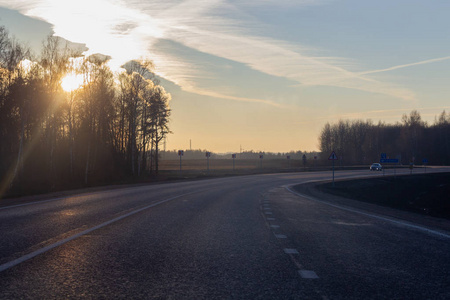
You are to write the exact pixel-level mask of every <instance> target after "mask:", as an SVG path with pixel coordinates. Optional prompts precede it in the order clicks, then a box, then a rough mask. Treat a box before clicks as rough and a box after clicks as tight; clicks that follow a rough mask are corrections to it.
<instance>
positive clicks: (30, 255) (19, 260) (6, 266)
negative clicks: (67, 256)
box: [0, 192, 196, 272]
mask: <svg viewBox="0 0 450 300" xmlns="http://www.w3.org/2000/svg"><path fill="white" fill-rule="evenodd" d="M194 193H196V192H191V193H186V194H182V195H178V196H175V197H172V198H168V199H165V200H162V201H159V202H156V203H153V204H150V205H147V206H145V207H143V208H139V209H136V210H133V211H131V212H129V213H127V214H125V215H122V216H120V217H117V218H114V219H111V220H109V221H106V222H104V223H102V224H99V225H97V226H94V227H91V228H89V229H86V230H84V231H82V232H80V233H77V234H75V235H72V236H70V237H68V238H65V239H62V240H60V241H58V242H56V243H54V244H51V245H48V246H46V247H44V248H41V249H39V250H36V251H34V252H31V253H28V254H26V255H24V256H22V257H19V258H17V259H15V260H12V261H10V262H7V263H5V264H3V265H0V272H3V271H5V270H7V269H9V268H12V267H14V266H16V265H18V264H20V263H23V262H24V261H27V260H29V259H31V258H33V257H35V256H38V255H39V254H42V253H45V252H47V251H49V250H51V249H53V248H56V247H58V246H61V245H63V244H65V243H67V242H70V241H72V240H74V239H76V238H79V237H80V236H83V235H85V234H88V233H90V232H92V231H94V230H97V229H100V228H102V227H105V226H107V225H110V224H112V223H115V222H117V221H120V220H122V219H125V218H127V217H129V216H132V215H135V214H137V213H139V212H141V211H144V210H146V209H149V208H152V207H155V206H158V205H160V204H163V203H165V202H169V201H172V200H174V199H177V198H181V197H184V196H188V195H191V194H194Z"/></svg>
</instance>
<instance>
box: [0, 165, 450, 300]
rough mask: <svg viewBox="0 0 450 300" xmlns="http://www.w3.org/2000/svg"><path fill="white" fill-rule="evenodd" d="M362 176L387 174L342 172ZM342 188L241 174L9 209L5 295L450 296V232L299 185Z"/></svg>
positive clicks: (0, 284)
mask: <svg viewBox="0 0 450 300" xmlns="http://www.w3.org/2000/svg"><path fill="white" fill-rule="evenodd" d="M429 171H430V170H428V172H429ZM435 171H450V170H449V169H435ZM399 172H400V171H397V173H399ZM407 172H409V171H407ZM417 172H418V171H417ZM363 176H380V174H378V173H377V174H374V173H370V172H369V171H339V172H336V178H349V177H354V178H360V177H363ZM330 178H331V173H330V172H317V173H314V172H311V173H287V174H270V175H253V176H239V177H228V178H220V179H211V180H199V181H189V182H178V183H167V184H159V185H150V186H140V187H129V188H123V189H116V190H108V191H103V192H101V191H100V192H92V193H84V194H78V195H73V196H65V197H63V198H56V199H54V198H53V199H52V198H50V199H40V200H38V201H33V200H30V199H26V200H20V199H18V200H16V201H15V204H11V203H10V202H3V203H8V204H7V206H5V205H3V206H1V203H0V231H1V239H0V299H62V298H65V299H73V298H87V299H117V298H121V299H150V298H156V299H450V232H449V231H447V230H445V229H443V228H442V227H441V228H435V227H433V222H430V223H427V222H425V221H423V218H424V217H421V216H415V215H411V214H409V213H408V214H409V215H408V216H409V217H408V218H407V219H408V220H407V221H405V220H403V219H402V218H401V217H398V218H396V217H393V216H392V214H391V215H388V216H385V215H384V214H383V209H384V208H380V207H377V209H376V210H374V211H371V208H370V206H367V207H356V208H355V207H352V206H351V202H349V203H345V201H343V200H342V201H338V202H333V198H328V196H327V195H326V194H322V195H320V194H319V195H312V196H311V195H303V194H301V193H299V192H298V190H296V189H295V188H294V187H293V186H294V185H296V184H299V183H305V182H310V181H314V180H329V179H330ZM416 219H417V220H418V219H420V222H417V223H416V222H415V221H414V220H416Z"/></svg>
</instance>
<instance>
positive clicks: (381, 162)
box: [380, 158, 398, 164]
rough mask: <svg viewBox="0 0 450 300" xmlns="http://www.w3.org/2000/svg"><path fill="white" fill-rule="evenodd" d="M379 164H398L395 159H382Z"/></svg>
mask: <svg viewBox="0 0 450 300" xmlns="http://www.w3.org/2000/svg"><path fill="white" fill-rule="evenodd" d="M380 164H398V159H397V158H382V159H380Z"/></svg>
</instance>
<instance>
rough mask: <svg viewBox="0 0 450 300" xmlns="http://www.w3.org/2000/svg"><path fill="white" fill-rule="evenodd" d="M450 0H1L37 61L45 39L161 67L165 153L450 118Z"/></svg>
mask: <svg viewBox="0 0 450 300" xmlns="http://www.w3.org/2000/svg"><path fill="white" fill-rule="evenodd" d="M449 15H450V1H448V0H442V1H440V0H432V1H423V0H395V1H392V0H378V1H361V0H276V1H275V0H242V1H237V0H146V1H142V0H127V1H125V0H89V1H88V0H76V1H71V0H35V1H30V0H14V1H11V0H0V24H1V25H5V26H6V27H7V28H8V30H9V31H10V33H11V34H13V35H14V36H15V37H16V38H17V39H18V40H20V41H22V42H25V43H27V44H28V45H29V46H30V47H31V48H32V49H35V52H36V53H37V54H38V53H39V51H40V45H41V44H42V40H43V39H44V38H45V36H47V35H48V34H53V35H56V36H60V37H62V38H64V39H66V40H68V41H70V42H73V43H79V44H82V45H84V46H85V47H86V49H87V51H86V52H85V54H86V55H89V54H94V53H101V54H105V55H109V56H111V57H112V60H111V66H112V67H113V68H116V69H117V68H119V67H120V66H121V65H122V64H123V63H125V62H126V61H129V60H132V59H140V58H146V59H151V60H153V62H154V64H155V66H156V70H155V71H156V73H157V74H158V75H159V76H160V77H161V78H162V80H161V82H162V85H163V86H164V87H165V89H166V90H167V91H168V92H170V93H171V95H172V100H171V103H170V106H171V109H172V117H171V123H170V127H171V130H172V131H173V134H171V135H169V137H168V139H167V144H166V147H167V150H172V149H189V148H190V147H191V146H192V149H205V150H208V151H213V152H239V151H240V150H241V149H243V150H244V151H245V150H254V151H270V152H287V151H291V150H294V151H298V150H302V151H314V150H318V149H319V142H318V136H319V134H320V131H321V130H322V128H323V126H324V125H325V124H326V123H327V122H330V123H332V122H337V121H338V120H339V119H351V120H352V119H363V120H366V119H371V120H373V121H374V122H375V123H377V122H378V121H380V120H381V121H384V122H387V123H395V122H397V121H400V120H401V116H402V115H403V114H405V113H406V114H409V113H410V112H411V111H412V110H418V111H419V112H420V113H421V115H422V118H423V119H424V120H426V121H428V123H429V124H432V123H433V122H434V118H435V116H437V115H439V114H440V113H441V112H442V111H443V110H446V111H447V112H448V111H450V101H449V96H450V84H449V82H450V18H449V17H448V16H449Z"/></svg>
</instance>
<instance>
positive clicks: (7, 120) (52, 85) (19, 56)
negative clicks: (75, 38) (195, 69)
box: [0, 27, 170, 198]
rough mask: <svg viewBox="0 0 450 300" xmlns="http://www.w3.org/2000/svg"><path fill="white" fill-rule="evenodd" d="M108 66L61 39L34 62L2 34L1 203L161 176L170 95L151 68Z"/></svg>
mask: <svg viewBox="0 0 450 300" xmlns="http://www.w3.org/2000/svg"><path fill="white" fill-rule="evenodd" d="M107 62H108V57H105V56H103V55H93V56H90V57H82V56H81V55H80V53H73V51H72V50H70V49H69V48H68V47H67V46H65V45H62V42H61V39H59V38H57V37H48V38H47V40H45V41H44V42H43V49H42V53H41V55H40V56H39V58H33V57H32V56H31V55H30V53H29V51H27V49H26V48H25V47H24V46H22V45H21V44H20V43H18V42H17V41H16V40H15V39H14V38H11V37H10V36H9V33H8V31H7V30H6V29H5V28H4V27H0V180H1V181H0V198H1V197H2V195H3V194H4V193H5V192H6V191H8V190H9V191H14V190H18V191H20V190H27V191H29V192H36V191H49V190H52V189H57V188H68V187H77V186H85V185H92V184H99V183H109V182H112V181H117V180H121V179H127V178H133V177H137V176H139V175H142V174H144V173H149V172H157V170H158V150H159V145H160V142H161V140H162V139H164V137H165V135H166V134H167V133H169V128H168V122H169V116H170V109H169V100H170V94H168V93H166V91H165V90H164V88H163V87H161V86H159V85H158V82H157V80H154V75H153V73H152V68H153V66H152V64H151V62H148V61H139V62H138V61H132V62H129V63H127V64H126V65H125V66H124V69H123V71H122V72H121V73H118V74H115V73H113V71H112V70H111V69H110V68H109V66H108V64H107ZM80 78H81V80H80ZM77 80H78V81H79V83H78V84H77ZM62 83H63V84H65V89H66V91H65V90H63V87H62Z"/></svg>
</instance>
